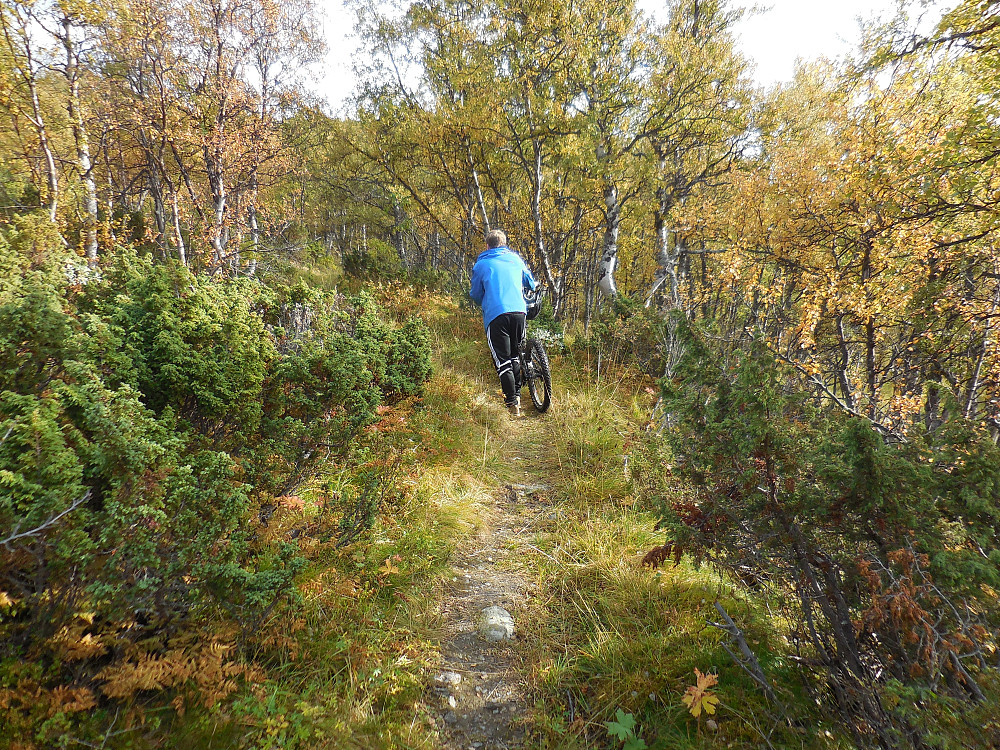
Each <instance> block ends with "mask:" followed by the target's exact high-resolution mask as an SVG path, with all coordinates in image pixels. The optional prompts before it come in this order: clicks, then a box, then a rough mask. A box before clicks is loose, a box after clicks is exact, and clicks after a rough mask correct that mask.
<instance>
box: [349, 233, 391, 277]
mask: <svg viewBox="0 0 1000 750" xmlns="http://www.w3.org/2000/svg"><path fill="white" fill-rule="evenodd" d="M401 270H402V264H401V263H400V260H399V254H398V253H397V252H396V249H395V248H394V247H392V245H389V244H388V243H386V242H383V241H382V240H379V239H375V238H374V237H371V238H368V239H367V240H366V241H365V242H364V243H363V244H361V245H358V246H355V247H353V248H351V249H350V250H348V251H345V252H344V271H345V272H347V273H349V274H351V275H352V276H356V277H358V278H362V279H376V278H392V277H393V276H395V275H398V274H399V272H400V271H401Z"/></svg>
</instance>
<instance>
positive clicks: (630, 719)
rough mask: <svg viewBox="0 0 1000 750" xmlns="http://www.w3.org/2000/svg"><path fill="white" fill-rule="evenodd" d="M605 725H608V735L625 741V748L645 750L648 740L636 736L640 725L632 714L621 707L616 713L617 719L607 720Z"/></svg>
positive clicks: (628, 749) (627, 749) (624, 749)
mask: <svg viewBox="0 0 1000 750" xmlns="http://www.w3.org/2000/svg"><path fill="white" fill-rule="evenodd" d="M604 726H605V727H607V730H608V736H610V737H615V738H617V739H618V740H619V741H620V742H623V743H625V744H624V745H623V750H645V748H646V741H645V740H644V739H642V738H640V737H637V736H636V734H637V732H638V726H637V725H636V723H635V717H634V716H633V715H632V714H627V713H625V712H624V711H623V710H622V709H620V708H619V709H618V711H617V712H616V713H615V721H606V722H604Z"/></svg>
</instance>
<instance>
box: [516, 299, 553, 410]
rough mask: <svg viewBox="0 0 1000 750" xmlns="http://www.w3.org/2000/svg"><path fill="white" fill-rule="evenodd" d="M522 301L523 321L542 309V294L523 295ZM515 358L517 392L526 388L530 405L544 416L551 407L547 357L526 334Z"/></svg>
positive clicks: (539, 345) (535, 341)
mask: <svg viewBox="0 0 1000 750" xmlns="http://www.w3.org/2000/svg"><path fill="white" fill-rule="evenodd" d="M524 301H525V302H526V303H527V304H526V306H527V308H528V312H527V315H525V319H526V320H532V319H533V318H534V317H535V316H537V315H538V311H539V310H541V308H542V294H541V292H535V293H533V294H530V293H529V294H527V295H525V298H524ZM525 331H527V327H525ZM517 357H518V361H519V362H520V363H521V378H520V383H518V384H517V386H518V388H517V391H518V393H520V392H521V389H522V388H524V386H528V393H529V394H531V403H532V404H533V405H534V407H535V409H537V410H538V412H539V413H541V414H544V413H545V412H546V411H548V408H549V406H551V405H552V371H551V368H550V367H549V355H548V354H546V353H545V347H544V346H542V342H541V341H539V340H538V339H535V338H528V337H527V334H526V335H525V338H524V339H523V340H522V341H521V344H520V345H519V346H518V352H517Z"/></svg>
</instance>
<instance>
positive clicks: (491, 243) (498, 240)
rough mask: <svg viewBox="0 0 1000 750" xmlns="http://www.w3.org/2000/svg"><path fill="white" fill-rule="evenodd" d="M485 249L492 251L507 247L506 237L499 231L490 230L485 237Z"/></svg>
mask: <svg viewBox="0 0 1000 750" xmlns="http://www.w3.org/2000/svg"><path fill="white" fill-rule="evenodd" d="M486 247H488V248H489V249H490V250H492V249H493V248H495V247H507V235H506V234H504V233H503V232H502V231H501V230H499V229H492V230H490V232H489V233H488V234H487V235H486Z"/></svg>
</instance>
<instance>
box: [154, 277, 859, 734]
mask: <svg viewBox="0 0 1000 750" xmlns="http://www.w3.org/2000/svg"><path fill="white" fill-rule="evenodd" d="M382 294H383V295H384V296H385V297H386V298H387V299H388V300H389V301H388V304H389V305H390V306H391V308H392V309H395V310H397V311H398V315H399V318H400V320H402V319H405V318H406V317H407V316H408V315H410V314H414V313H416V314H419V315H420V316H421V317H422V318H423V319H424V320H425V321H426V322H427V323H428V326H429V328H430V331H431V338H432V347H433V350H434V365H435V374H434V377H433V379H432V380H431V381H430V382H429V383H428V384H427V388H426V392H425V393H424V395H423V397H422V398H420V399H418V400H416V401H413V402H411V403H409V404H401V405H398V406H397V407H394V408H393V409H392V410H390V411H389V412H387V413H386V414H385V415H384V417H383V422H384V423H382V424H380V425H377V426H376V429H375V430H374V431H373V432H372V434H373V436H376V437H377V440H378V441H381V442H382V443H384V445H383V448H385V449H387V450H388V451H389V452H390V453H392V454H393V455H394V456H396V458H395V459H393V461H401V463H399V464H398V466H399V467H400V468H399V469H398V471H397V474H398V480H397V481H398V484H399V486H400V487H402V488H403V491H402V493H401V494H397V495H396V496H395V499H392V500H390V501H388V502H387V503H386V504H384V505H383V506H382V507H381V510H380V512H379V514H378V517H377V518H376V519H375V524H374V526H373V528H372V529H371V530H370V531H369V532H368V533H367V534H366V536H365V537H364V539H361V540H358V541H357V542H356V543H353V544H351V545H350V546H348V547H345V548H343V549H338V550H332V551H331V550H329V548H325V547H317V548H316V549H317V550H319V551H317V552H316V553H315V554H311V557H310V564H309V566H308V568H307V569H306V570H305V571H304V572H303V575H302V578H301V583H300V587H301V589H302V591H303V593H304V605H305V606H304V611H303V613H301V614H295V613H292V614H291V615H290V617H292V618H293V619H291V620H289V622H288V624H287V627H286V628H285V629H286V631H287V632H288V633H289V635H290V636H292V639H291V641H290V643H291V644H292V645H291V646H289V647H288V648H287V652H286V654H287V655H286V656H285V657H283V659H282V661H281V662H280V663H278V664H277V665H276V666H275V667H274V668H272V670H271V672H270V675H271V676H270V677H269V680H268V682H267V684H265V685H263V686H260V687H258V688H255V692H254V693H253V694H252V695H248V696H246V698H245V699H242V703H238V704H237V706H238V707H240V711H241V713H239V714H237V713H235V712H234V713H233V722H232V723H230V724H229V727H228V730H227V731H223V729H220V728H219V725H218V723H217V722H215V721H214V720H209V721H208V722H206V723H204V724H202V727H205V728H207V727H211V728H212V729H211V737H207V736H205V735H204V734H202V731H201V730H198V729H197V728H196V727H194V725H193V724H192V723H191V722H190V721H186V722H185V724H184V726H186V727H192V728H193V729H192V731H196V734H195V735H193V736H192V739H191V740H190V741H189V740H188V739H186V738H187V737H188V736H189V735H187V734H185V733H184V732H182V731H177V732H175V733H174V738H175V739H176V740H177V742H176V743H174V745H173V746H176V747H181V746H183V747H186V748H191V747H198V748H206V750H207V749H208V748H212V749H213V750H214V749H215V748H222V747H236V746H242V747H259V748H265V747H266V748H269V749H270V748H274V749H275V750H277V749H278V748H281V749H282V750H285V749H286V748H317V749H319V748H324V749H325V748H351V749H352V750H369V749H371V748H386V750H389V749H390V748H392V749H396V748H398V749H400V750H402V749H404V748H405V749H410V748H413V749H417V748H420V749H421V750H436V749H439V748H440V749H442V750H470V749H471V750H494V749H495V750H501V749H504V748H531V749H534V748H538V749H540V750H541V749H551V750H556V749H559V750H584V749H586V750H608V749H609V748H610V749H612V750H622V748H625V750H641V749H642V748H682V749H683V748H692V749H694V748H698V749H701V748H710V747H725V748H730V747H731V748H758V747H782V748H783V747H809V748H840V747H846V745H844V744H842V743H839V742H838V741H837V740H836V739H835V738H836V735H835V733H834V732H835V730H834V732H831V731H830V730H831V726H830V723H829V722H828V721H827V720H826V719H825V718H824V717H821V716H815V715H813V716H811V717H810V720H809V723H808V724H807V725H806V726H808V729H801V728H790V727H789V725H788V722H786V721H783V720H782V719H781V717H776V716H774V715H773V714H772V712H771V711H770V710H769V708H768V706H767V704H766V701H765V699H764V698H763V696H762V695H761V691H760V690H759V689H758V688H757V686H756V685H755V684H754V683H753V681H752V679H751V678H750V677H748V676H747V675H746V674H745V673H743V671H742V670H741V669H740V668H739V667H738V666H737V665H735V664H734V663H733V661H732V659H731V658H730V656H729V655H728V654H727V653H726V651H725V648H724V644H723V642H722V640H723V636H722V635H721V634H720V631H719V630H718V629H716V628H713V627H711V626H710V625H709V624H708V622H709V621H710V620H712V619H715V610H714V609H713V605H714V603H715V602H717V601H718V602H721V603H722V604H723V605H724V606H725V608H726V609H727V611H728V612H729V614H730V615H731V616H732V617H733V618H734V619H735V620H736V621H737V622H738V623H739V624H740V626H741V628H742V629H743V632H744V635H745V636H746V638H747V640H748V642H749V643H750V644H751V645H752V646H753V647H754V648H756V649H758V653H759V655H760V656H761V660H762V662H763V663H764V666H765V668H767V669H769V670H770V671H771V672H772V673H776V674H778V675H782V674H783V670H787V669H788V668H787V665H785V664H784V663H783V662H782V661H781V653H782V652H783V650H784V647H783V646H782V645H781V642H780V634H779V632H778V631H777V630H776V626H775V624H774V623H773V621H772V620H771V619H770V618H769V615H768V613H767V612H766V610H765V606H764V605H763V604H761V603H759V602H756V601H754V599H752V598H750V597H748V596H747V595H746V594H745V593H741V592H740V591H739V590H738V588H737V587H734V586H733V585H731V584H729V583H727V582H726V581H724V580H722V579H720V578H719V577H718V576H717V575H715V574H713V573H711V572H710V571H709V570H707V569H706V568H704V567H702V568H698V567H696V566H695V565H694V564H693V563H692V562H691V561H689V560H687V559H685V560H682V561H681V562H680V564H678V565H666V566H663V567H661V568H659V569H656V570H654V569H650V568H648V567H643V565H642V564H641V561H642V557H643V555H644V554H645V553H646V552H647V551H649V550H650V549H652V548H653V547H656V546H658V545H661V544H663V542H664V541H665V540H664V533H663V532H662V531H659V530H657V527H656V525H657V520H658V517H659V516H658V513H657V507H656V503H657V502H669V501H670V499H671V497H673V496H674V493H680V494H681V495H683V493H684V492H685V491H686V490H685V488H683V487H677V486H674V485H673V484H671V481H672V480H670V477H669V474H670V472H669V466H668V464H669V456H668V455H667V454H666V453H665V449H664V448H663V446H662V445H659V444H658V443H657V441H655V440H651V439H650V435H649V434H648V433H646V431H645V426H646V423H647V420H648V418H649V413H650V409H651V408H652V405H653V401H654V399H655V393H656V390H655V383H654V382H653V381H652V380H651V379H649V378H647V377H644V376H641V375H638V374H636V373H634V372H629V371H627V370H625V369H622V368H618V369H616V368H615V367H614V366H612V367H610V368H609V367H608V364H607V363H608V361H609V360H610V361H612V362H613V361H614V357H613V356H609V352H608V351H604V352H602V355H601V361H602V367H601V369H600V370H598V367H597V359H598V358H597V357H596V356H595V355H594V348H593V347H592V346H583V345H581V344H580V343H579V342H577V343H576V344H572V343H571V345H570V346H568V347H567V348H565V349H561V350H560V349H557V347H555V346H553V347H550V349H549V356H550V359H551V361H552V367H553V380H554V383H553V385H554V389H553V390H554V395H553V403H552V407H551V409H550V410H549V411H548V412H547V413H545V414H538V413H536V412H535V411H534V410H533V409H532V407H531V405H530V402H528V399H527V397H526V394H525V398H523V399H522V403H524V404H525V405H526V407H527V408H526V409H524V411H525V414H524V415H523V416H522V417H521V418H519V419H512V418H511V417H510V415H509V414H508V413H507V410H506V409H505V408H504V406H503V403H502V399H501V396H500V394H499V387H498V383H497V380H496V373H495V370H494V369H493V367H492V362H491V360H490V357H489V353H488V350H487V348H486V344H485V340H484V336H483V330H482V324H481V320H480V318H479V315H478V311H476V310H472V309H468V308H464V307H461V306H460V305H459V304H456V303H455V302H454V301H452V300H449V299H447V298H443V297H441V296H440V295H434V294H425V295H414V293H413V292H412V290H409V289H406V288H403V287H401V286H399V287H390V288H388V289H384V290H383V292H382ZM610 354H613V352H610ZM380 450H381V449H380ZM390 463H392V462H390ZM345 476H347V475H346V474H345V471H344V470H343V469H332V470H331V472H330V473H329V474H327V475H325V476H319V477H317V478H316V479H315V481H314V482H313V485H312V486H311V487H305V488H303V491H302V496H303V498H304V500H305V502H306V504H307V506H308V504H309V503H311V502H313V500H314V499H315V498H322V497H328V496H330V495H331V493H332V492H334V491H335V490H336V491H340V490H338V489H337V488H338V487H342V486H344V485H343V484H342V483H343V481H345V480H344V477H345ZM653 476H657V477H660V478H661V479H662V478H663V477H666V483H663V482H661V483H660V485H658V486H654V485H655V482H654V483H653V484H651V483H650V481H651V480H650V477H653ZM338 483H341V484H338ZM345 492H346V490H345ZM283 523H284V524H285V525H287V526H288V527H289V528H291V527H292V526H293V525H294V524H296V523H299V521H298V520H297V518H296V517H295V516H290V517H289V518H288V519H286V520H285V521H283ZM282 529H284V526H281V527H280V528H277V529H276V533H278V532H279V531H281V530H282ZM494 605H497V606H501V607H503V608H505V609H506V610H508V611H509V612H510V614H511V615H512V616H513V619H514V637H513V639H511V640H504V641H500V642H497V643H491V642H488V641H486V640H485V639H484V638H483V637H482V636H481V635H480V634H479V633H478V632H477V628H476V624H477V620H478V618H479V616H480V613H481V612H482V610H483V609H484V608H486V607H488V606H494ZM695 669H699V670H700V671H701V672H702V673H705V674H709V673H712V674H715V675H717V676H718V685H717V686H716V687H714V688H713V689H714V691H715V693H716V695H717V696H718V697H719V698H720V700H721V703H720V704H719V706H718V711H717V713H716V714H715V715H714V716H712V717H708V716H707V715H705V714H702V715H701V716H700V717H694V716H692V715H691V714H690V713H689V711H688V710H687V707H686V706H685V705H684V704H683V703H682V701H681V698H682V696H683V695H684V694H685V691H686V690H687V688H689V687H691V686H692V685H693V684H694V682H695V674H694V670H695ZM789 683H791V679H789ZM790 690H792V691H795V687H794V686H792V687H791V688H790ZM785 693H786V698H787V699H788V700H798V698H797V697H796V696H790V695H788V694H787V693H788V691H785ZM802 705H806V704H805V703H803V704H802ZM806 708H807V709H808V705H806ZM709 718H711V721H708V719H709ZM800 726H801V725H800ZM247 727H251V728H252V729H251V730H250V734H249V735H248V734H247V731H248V730H247ZM194 737H197V740H195V739H194ZM237 738H241V739H239V740H238V741H237ZM248 740H251V743H250V744H246V743H247V741H248Z"/></svg>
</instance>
